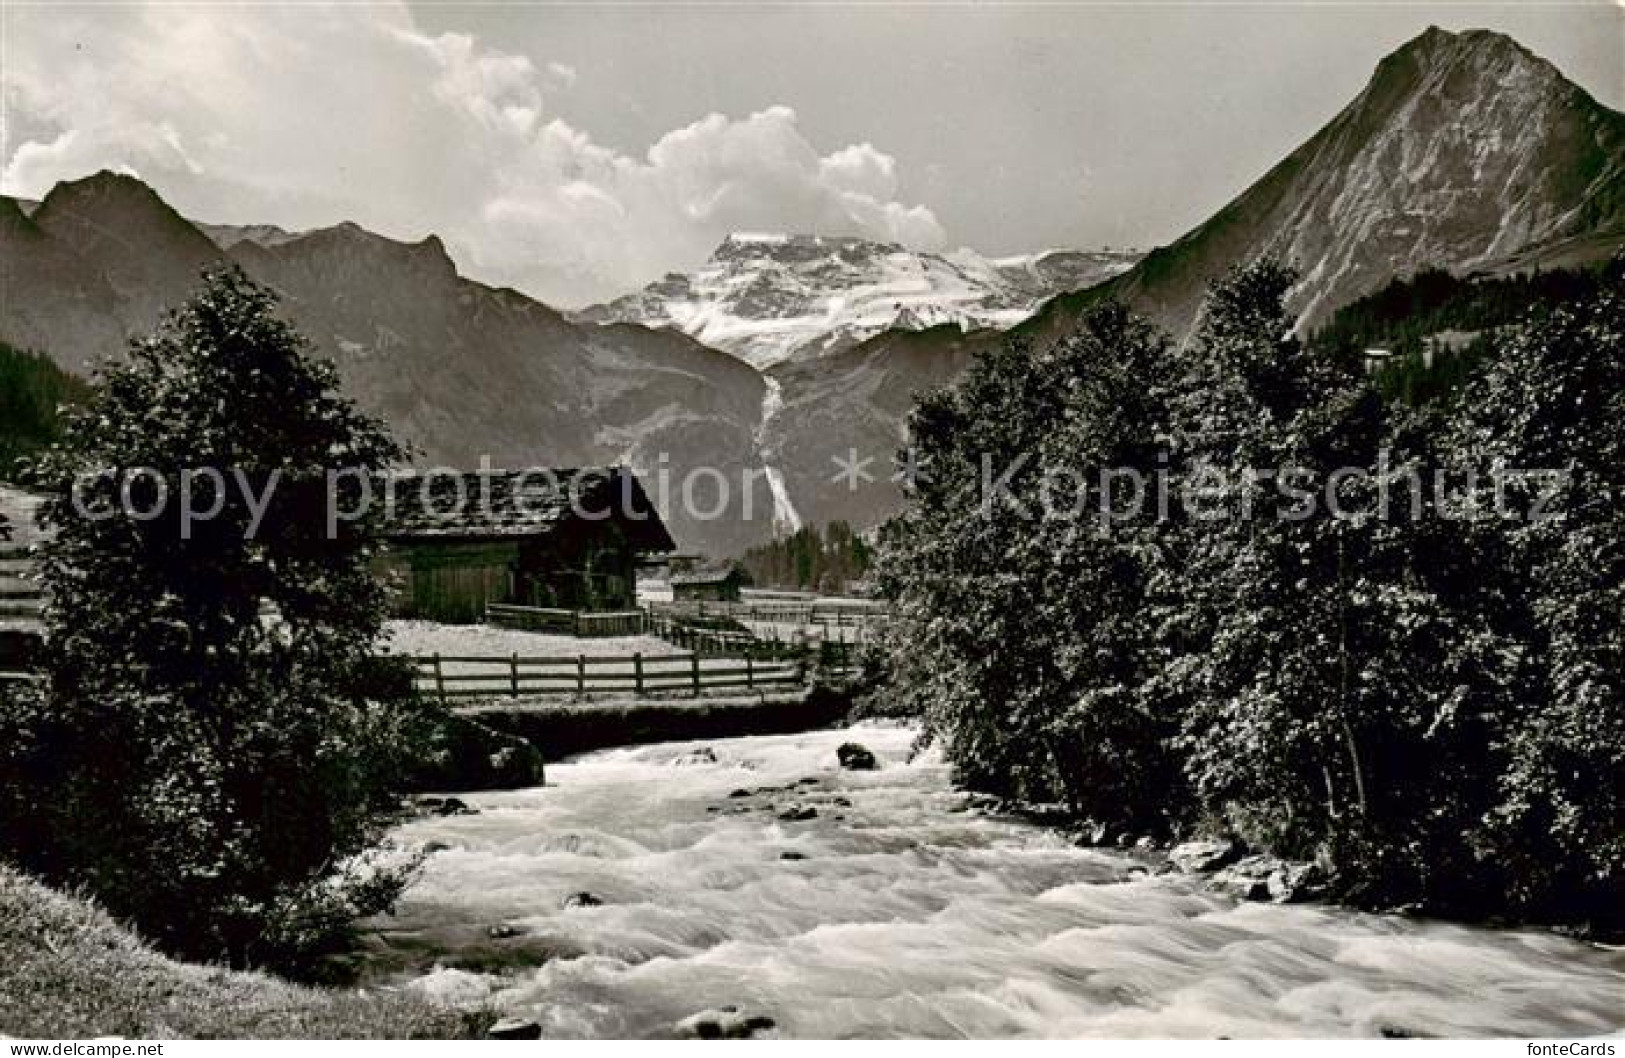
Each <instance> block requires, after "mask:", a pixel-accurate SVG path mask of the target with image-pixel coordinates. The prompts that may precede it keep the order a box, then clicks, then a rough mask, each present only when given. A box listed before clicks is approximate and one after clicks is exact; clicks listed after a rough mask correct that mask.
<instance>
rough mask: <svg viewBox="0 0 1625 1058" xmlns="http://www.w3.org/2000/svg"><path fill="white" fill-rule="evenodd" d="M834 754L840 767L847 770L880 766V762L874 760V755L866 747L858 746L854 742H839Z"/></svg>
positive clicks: (869, 768) (865, 769) (870, 769)
mask: <svg viewBox="0 0 1625 1058" xmlns="http://www.w3.org/2000/svg"><path fill="white" fill-rule="evenodd" d="M835 756H836V758H837V759H838V760H839V761H840V762H841V767H843V768H845V769H846V770H847V771H874V770H875V769H876V768H878V767H880V762H879V761H877V760H875V755H874V754H873V753H871V752H870V751H869V749H868V747H867V746H860V745H859V744H858V743H856V742H843V743H841V745H840V747H839V748H838V749H836V751H835Z"/></svg>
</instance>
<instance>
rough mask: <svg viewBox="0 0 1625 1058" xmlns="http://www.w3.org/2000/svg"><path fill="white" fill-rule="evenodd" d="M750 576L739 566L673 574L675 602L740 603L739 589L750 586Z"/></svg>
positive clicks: (673, 597) (672, 594)
mask: <svg viewBox="0 0 1625 1058" xmlns="http://www.w3.org/2000/svg"><path fill="white" fill-rule="evenodd" d="M750 583H751V580H750V574H748V573H746V572H745V571H744V570H743V569H741V568H739V567H738V566H725V567H722V568H720V569H704V570H693V571H691V572H687V573H673V574H672V577H671V597H672V601H674V602H738V601H739V589H740V588H742V587H745V586H746V585H748V584H750Z"/></svg>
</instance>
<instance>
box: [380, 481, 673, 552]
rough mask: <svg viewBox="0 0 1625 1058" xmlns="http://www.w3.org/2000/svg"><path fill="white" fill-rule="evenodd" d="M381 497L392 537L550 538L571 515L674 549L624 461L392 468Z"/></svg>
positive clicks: (638, 541)
mask: <svg viewBox="0 0 1625 1058" xmlns="http://www.w3.org/2000/svg"><path fill="white" fill-rule="evenodd" d="M381 488H384V489H387V490H388V491H387V493H386V494H385V495H381V496H379V497H377V501H378V502H380V503H384V504H386V506H385V507H384V535H386V536H387V537H389V538H390V539H392V540H411V539H442V540H450V539H461V540H491V539H508V538H517V537H536V536H546V535H548V534H550V533H552V532H554V531H555V530H557V529H558V528H559V527H560V526H563V525H565V524H567V523H570V522H572V521H581V522H585V523H589V524H590V523H594V522H599V521H605V520H613V521H615V522H616V523H618V524H619V525H620V526H621V527H622V529H623V531H625V532H626V533H627V535H628V537H629V538H630V540H631V542H632V546H633V547H634V548H635V549H637V550H639V551H645V552H648V551H672V550H675V549H676V546H677V545H676V543H674V542H673V540H672V538H671V534H670V532H669V531H667V529H666V526H665V523H664V522H662V521H661V520H660V514H659V512H657V511H656V510H655V508H654V504H652V503H650V502H649V497H648V496H647V495H646V494H645V493H644V491H643V486H642V485H640V484H639V483H638V479H637V475H635V474H633V473H632V472H631V471H630V470H627V469H626V468H625V467H575V468H555V467H530V468H528V469H525V470H492V471H466V472H447V471H430V472H424V473H416V472H410V473H404V474H393V475H390V476H389V477H388V478H387V479H385V481H384V483H383V484H382V486H381Z"/></svg>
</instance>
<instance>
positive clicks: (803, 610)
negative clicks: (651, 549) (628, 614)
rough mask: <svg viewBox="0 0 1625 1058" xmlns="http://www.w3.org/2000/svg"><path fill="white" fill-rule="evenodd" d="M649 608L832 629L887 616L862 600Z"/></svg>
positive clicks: (694, 615)
mask: <svg viewBox="0 0 1625 1058" xmlns="http://www.w3.org/2000/svg"><path fill="white" fill-rule="evenodd" d="M648 609H649V612H650V613H651V614H656V615H660V616H665V617H691V618H702V619H703V618H708V617H726V618H729V619H731V620H735V621H761V622H764V623H771V624H793V625H824V626H826V627H832V628H852V627H862V626H864V625H867V624H868V623H869V622H871V621H878V620H881V619H883V618H884V617H885V616H886V607H885V606H884V605H883V604H881V603H863V602H829V601H823V602H794V601H786V602H778V601H768V600H752V601H750V602H651V603H649V604H648Z"/></svg>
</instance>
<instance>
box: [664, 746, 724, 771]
mask: <svg viewBox="0 0 1625 1058" xmlns="http://www.w3.org/2000/svg"><path fill="white" fill-rule="evenodd" d="M716 762H717V751H716V750H714V749H712V748H711V747H710V746H701V747H700V748H699V749H696V750H690V751H689V752H687V753H685V754H683V755H682V756H681V757H676V758H674V759H673V760H672V762H671V763H672V766H673V767H675V768H692V767H694V766H696V765H701V764H715V763H716Z"/></svg>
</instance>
